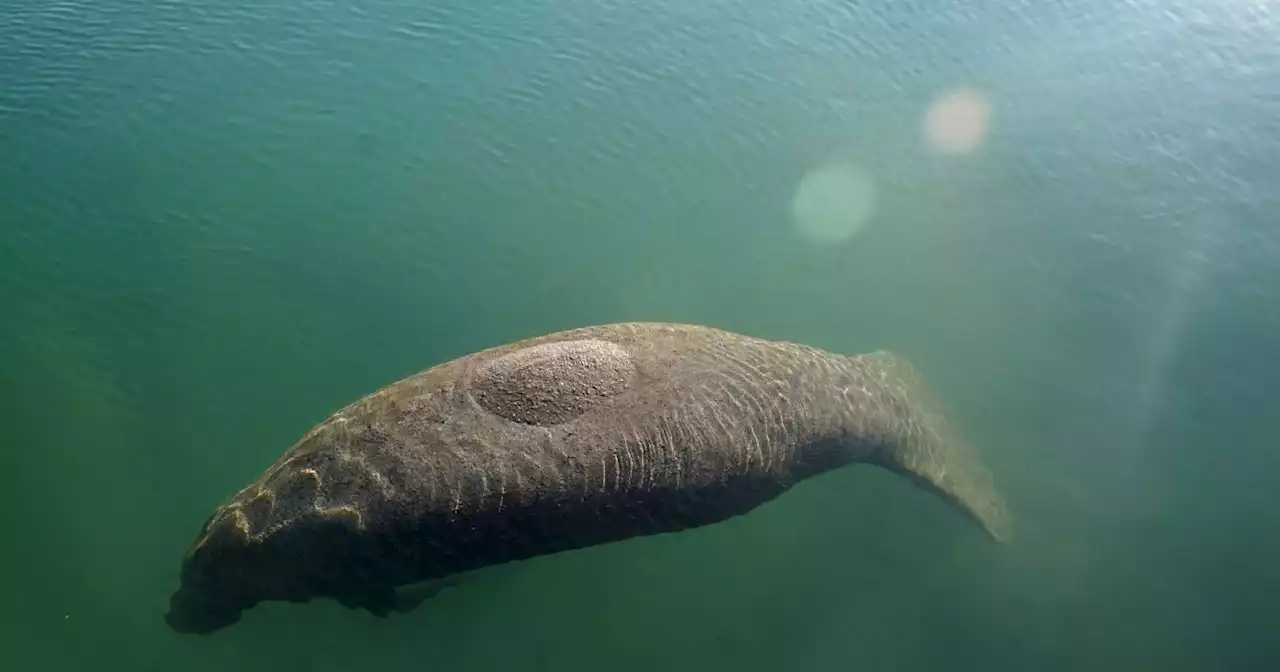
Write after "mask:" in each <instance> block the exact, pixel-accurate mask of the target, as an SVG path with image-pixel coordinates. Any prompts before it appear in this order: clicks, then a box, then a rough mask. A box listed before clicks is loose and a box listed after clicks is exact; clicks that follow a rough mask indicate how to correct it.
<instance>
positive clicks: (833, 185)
mask: <svg viewBox="0 0 1280 672" xmlns="http://www.w3.org/2000/svg"><path fill="white" fill-rule="evenodd" d="M875 207H876V190H875V185H874V184H872V182H871V177H870V176H869V175H867V173H866V171H864V170H862V169H861V168H858V167H857V166H855V165H853V164H849V163H843V162H839V163H830V164H827V165H825V166H821V167H819V168H815V169H813V170H811V171H809V172H808V173H807V174H806V175H805V176H804V178H803V179H801V180H800V184H799V185H798V186H797V187H796V193H795V195H794V196H792V198H791V221H792V224H793V225H794V226H795V227H796V231H797V232H798V233H799V234H800V235H801V236H803V237H804V238H806V239H808V240H809V241H810V242H813V243H820V244H835V243H840V242H843V241H846V240H848V239H849V238H852V237H853V236H854V234H856V233H858V232H859V231H861V230H862V227H863V226H865V225H866V223H867V221H868V220H870V219H871V215H872V214H873V213H874V211H875Z"/></svg>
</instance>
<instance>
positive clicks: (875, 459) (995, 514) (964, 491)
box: [858, 350, 1012, 542]
mask: <svg viewBox="0 0 1280 672" xmlns="http://www.w3.org/2000/svg"><path fill="white" fill-rule="evenodd" d="M858 359H861V360H862V361H864V362H865V363H867V364H868V365H869V366H868V373H869V374H871V375H872V376H874V377H875V378H877V379H879V380H880V381H881V383H882V384H883V386H884V389H885V391H886V393H888V394H889V395H890V397H891V399H892V402H893V404H894V406H895V409H896V412H895V414H894V421H893V424H894V428H893V429H892V430H891V440H890V441H888V442H887V443H886V445H885V446H884V447H883V448H882V449H880V450H879V451H877V452H876V453H875V454H874V455H872V456H871V458H870V459H869V460H868V461H869V462H871V463H872V464H875V465H877V466H879V467H883V468H885V469H888V470H889V471H892V472H894V473H896V474H898V475H900V476H903V477H905V478H907V479H908V480H910V481H911V482H913V483H915V484H916V485H917V486H919V487H921V488H924V489H925V490H928V491H930V492H932V493H934V494H935V495H937V496H939V497H941V498H942V499H944V500H945V501H946V502H947V503H948V504H950V505H951V506H952V508H954V509H956V510H958V511H959V512H961V513H962V514H964V515H965V516H966V517H968V518H969V519H971V520H972V521H973V522H975V523H977V524H978V525H979V526H980V527H981V528H982V530H983V531H984V532H986V533H987V535H988V536H989V537H990V538H991V539H992V540H994V541H996V542H1006V541H1008V540H1009V538H1010V536H1011V534H1012V529H1011V527H1012V526H1011V523H1010V516H1009V512H1008V509H1007V507H1006V505H1005V501H1004V497H1003V496H1002V495H1001V494H1000V492H999V491H998V490H997V489H996V487H995V483H994V480H993V479H992V477H991V472H990V471H988V469H987V467H986V465H985V464H983V462H982V458H981V457H980V456H979V455H978V453H977V451H976V450H974V448H973V446H971V445H970V444H969V443H967V442H966V441H965V440H964V439H963V438H962V437H961V436H959V434H958V433H956V432H953V431H952V430H951V429H950V428H949V427H948V426H947V422H946V418H945V417H944V416H943V415H942V413H941V412H940V410H939V406H938V404H936V403H935V401H934V399H933V396H932V393H931V392H930V390H929V387H928V385H927V384H926V383H925V381H924V380H923V379H922V378H921V376H920V375H919V373H918V372H917V371H916V370H915V368H914V367H912V366H911V364H910V363H908V362H907V361H906V360H904V359H902V358H900V357H898V356H896V355H894V354H892V353H889V352H887V351H883V350H882V351H878V352H873V353H870V354H867V355H862V356H860V357H858Z"/></svg>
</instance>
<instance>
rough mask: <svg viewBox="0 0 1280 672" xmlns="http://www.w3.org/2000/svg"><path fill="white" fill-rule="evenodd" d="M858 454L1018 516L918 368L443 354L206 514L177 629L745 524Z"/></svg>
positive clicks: (352, 407) (610, 333)
mask: <svg viewBox="0 0 1280 672" xmlns="http://www.w3.org/2000/svg"><path fill="white" fill-rule="evenodd" d="M853 463H867V464H874V465H877V466H879V467H883V468H885V469H888V470H891V471H893V472H896V473H898V474H901V475H903V476H905V477H906V478H907V479H908V480H909V481H911V482H912V483H914V484H916V485H918V486H920V487H923V488H924V489H926V490H928V491H930V492H932V493H934V494H935V495H937V496H939V497H940V498H941V499H942V500H944V501H945V502H947V503H948V504H950V505H951V506H952V507H953V508H955V509H956V510H957V511H958V512H959V513H961V514H963V515H964V516H966V517H967V518H969V519H970V520H972V521H973V522H974V523H976V524H977V525H978V526H979V528H980V529H982V530H983V531H985V532H986V533H987V534H988V536H990V537H992V538H993V539H996V540H1003V539H1005V538H1007V536H1008V534H1009V516H1008V512H1007V510H1006V508H1005V504H1004V502H1003V500H1002V499H1001V497H1000V495H999V493H998V492H997V490H996V488H995V486H994V484H993V482H992V479H991V476H990V474H989V472H988V471H987V469H986V468H985V467H984V466H983V465H982V462H981V460H980V459H979V457H978V455H977V453H976V451H974V450H972V448H970V447H969V446H968V445H967V444H966V443H965V442H964V441H963V439H962V438H961V437H960V436H958V435H957V434H955V433H953V432H952V431H951V430H950V429H949V428H948V427H947V424H946V422H945V420H944V418H943V417H942V416H941V414H940V413H938V411H937V410H936V408H935V406H934V403H933V401H932V399H931V398H930V393H929V391H928V388H927V386H926V385H925V384H924V382H923V380H922V379H921V378H920V377H919V376H918V374H917V373H916V372H915V370H914V369H912V367H911V366H910V365H909V364H907V362H905V361H904V360H902V359H900V358H898V357H896V356H894V355H893V354H891V353H888V352H884V351H880V352H874V353H870V354H866V355H858V356H843V355H838V354H833V353H829V352H825V351H822V350H818V349H816V348H812V347H808V346H805V345H801V344H796V343H785V342H779V341H768V340H764V339H759V338H753V337H749V336H745V335H741V334H735V333H731V332H727V331H723V330H719V329H713V328H709V327H702V326H696V325H682V324H661V323H623V324H610V325H601V326H595V327H584V328H580V329H572V330H569V331H563V332H558V333H553V334H547V335H544V336H539V337H536V338H531V339H526V340H524V341H520V342H517V343H511V344H507V345H503V346H498V347H494V348H489V349H487V350H482V351H479V352H476V353H473V354H471V355H468V356H465V357H460V358H458V359H455V360H452V361H449V362H444V363H442V364H439V365H437V366H434V367H431V368H429V369H427V370H425V371H423V372H421V373H418V374H416V375H413V376H410V377H408V378H406V379H404V380H401V381H398V382H396V383H393V384H391V385H388V386H387V387H384V388H382V389H381V390H378V391H376V392H374V393H372V394H370V395H368V396H366V397H364V398H362V399H359V400H357V401H355V402H352V403H351V404H348V405H347V406H345V407H344V408H342V409H339V410H338V411H337V412H335V413H333V414H332V415H330V416H329V417H328V418H327V419H325V420H324V421H323V422H321V423H319V424H318V425H316V426H315V427H313V428H312V429H311V430H310V431H308V432H306V433H305V434H304V435H303V436H302V438H301V439H299V440H298V442H297V443H296V444H294V445H293V446H292V447H291V448H289V450H287V451H286V452H285V453H284V454H283V455H281V456H280V458H279V459H277V460H276V462H275V463H274V464H273V465H271V466H270V467H268V468H267V469H266V470H265V471H264V472H263V473H262V475H261V476H259V477H258V479H257V480H256V481H255V482H253V483H251V484H249V485H248V486H246V487H244V488H242V489H241V490H240V491H239V492H237V493H236V495H234V496H233V497H232V498H231V500H230V501H229V502H227V503H226V504H224V505H223V506H221V507H219V508H218V509H217V510H216V511H215V512H214V514H213V515H212V516H210V517H209V519H208V521H207V522H206V524H205V526H204V528H203V529H202V530H201V532H200V534H199V535H198V536H197V538H196V539H195V541H194V542H193V543H192V545H191V547H190V548H189V549H188V551H187V553H186V555H185V557H184V560H183V563H182V574H181V585H180V586H179V588H178V590H177V591H176V592H175V593H174V595H173V597H172V598H171V600H170V609H169V613H168V614H167V615H166V617H165V618H166V621H167V622H168V623H169V625H170V627H172V628H173V629H175V630H178V631H180V632H197V633H208V632H213V631H216V630H219V629H221V628H225V627H227V626H229V625H231V624H233V623H235V622H236V621H237V620H239V618H240V615H241V613H242V612H243V611H244V610H245V609H249V608H251V607H253V606H254V605H256V604H258V603H259V602H262V601H267V600H286V601H292V602H305V601H308V600H311V599H316V598H332V599H335V600H337V601H338V602H340V603H341V604H343V605H346V606H348V607H351V608H360V609H366V610H368V611H370V612H371V613H373V614H376V615H379V616H384V615H387V614H389V613H391V612H393V611H405V610H408V609H411V608H412V607H413V605H416V604H417V603H419V602H421V601H422V600H424V599H427V598H428V597H430V596H431V595H434V594H435V593H436V592H438V591H439V589H440V588H441V587H442V586H445V585H450V584H451V583H453V582H456V581H457V577H459V576H462V575H466V574H467V573H470V572H472V571H475V570H478V569H481V568H483V567H486V566H490V565H495V564H500V563H505V562H511V561H516V560H521V559H525V558H530V557H534V556H538V555H546V554H550V553H556V552H561V551H568V550H572V549H577V548H584V547H587V546H593V545H596V544H603V543H609V542H614V541H620V540H623V539H627V538H630V537H636V536H642V535H649V534H659V533H667V532H677V531H680V530H683V529H688V528H692V527H698V526H701V525H708V524H713V523H716V522H718V521H722V520H725V519H726V518H729V517H732V516H735V515H740V514H744V513H747V512H749V511H751V510H752V509H754V508H755V507H757V506H759V505H761V504H764V503H765V502H768V501H770V500H772V499H774V498H776V497H778V496H779V495H781V494H782V493H784V492H786V491H787V490H788V489H790V488H791V487H793V486H795V485H796V484H798V483H800V482H801V481H804V480H805V479H807V478H810V477H812V476H814V475H817V474H820V473H823V472H825V471H828V470H831V469H835V468H839V467H842V466H845V465H849V464H853Z"/></svg>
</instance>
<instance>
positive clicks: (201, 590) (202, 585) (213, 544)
mask: <svg viewBox="0 0 1280 672" xmlns="http://www.w3.org/2000/svg"><path fill="white" fill-rule="evenodd" d="M301 471H302V473H304V474H305V473H306V472H308V471H309V470H307V469H303V470H301ZM294 473H297V472H296V471H295V472H294ZM279 480H280V479H271V478H268V479H266V480H265V482H264V483H263V484H262V486H258V485H255V486H251V487H250V488H246V490H245V491H242V492H241V493H240V494H238V495H237V496H236V497H235V498H234V499H233V500H232V502H231V503H229V504H227V505H225V506H221V507H219V508H218V510H217V511H215V512H214V514H213V515H212V516H210V517H209V519H208V520H207V521H206V522H205V524H204V527H203V528H202V529H201V531H200V534H199V535H198V536H197V537H196V540H195V542H194V543H192V545H191V547H190V548H189V549H188V551H187V553H186V555H185V557H184V558H183V561H182V572H181V585H180V586H179V587H178V589H177V591H175V592H174V593H173V595H172V597H171V598H170V599H169V611H168V613H166V614H165V622H166V623H168V624H169V627H170V628H172V629H173V630H175V631H177V632H190V633H210V632H213V631H215V630H220V629H222V628H225V627H227V626H229V625H232V624H234V623H235V622H236V621H238V620H239V619H240V614H241V612H243V611H244V610H245V609H249V608H251V607H253V606H254V605H256V604H258V603H259V602H264V601H268V600H287V601H290V602H306V601H309V600H311V599H314V598H318V597H332V598H335V599H337V600H338V601H339V602H342V603H343V604H346V605H348V606H365V607H369V608H371V609H373V610H377V608H378V605H377V603H376V602H374V601H371V600H370V599H369V597H368V596H369V595H370V594H371V593H372V592H374V591H373V590H372V588H371V584H370V581H369V580H368V577H369V575H370V574H371V572H370V571H369V569H370V567H369V562H370V558H369V557H367V556H368V554H367V552H365V551H364V550H362V543H361V541H360V535H361V533H362V531H363V529H364V521H363V520H362V517H361V515H360V513H359V512H358V511H357V510H356V509H355V508H353V507H349V506H340V507H328V508H321V507H314V506H310V505H307V506H299V504H300V501H299V500H298V499H297V498H294V497H289V496H287V492H286V491H285V490H282V489H281V487H280V485H281V484H280V483H279V482H278V481H279Z"/></svg>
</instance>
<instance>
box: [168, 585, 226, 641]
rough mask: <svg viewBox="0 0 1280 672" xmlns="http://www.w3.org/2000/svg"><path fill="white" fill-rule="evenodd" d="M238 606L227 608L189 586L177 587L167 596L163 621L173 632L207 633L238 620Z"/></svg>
mask: <svg viewBox="0 0 1280 672" xmlns="http://www.w3.org/2000/svg"><path fill="white" fill-rule="evenodd" d="M240 614H241V610H240V609H239V608H228V607H227V606H226V605H220V604H218V603H217V601H216V600H210V599H209V597H208V596H206V595H197V594H195V593H193V591H192V590H191V589H190V588H187V587H185V586H184V587H183V588H180V589H178V590H177V591H176V592H175V593H174V594H173V596H172V597H170V598H169V611H168V612H166V613H165V615H164V622H165V623H167V624H168V625H169V627H170V628H172V629H173V630H174V631H175V632H181V633H196V634H207V633H210V632H213V631H215V630H221V629H222V628H225V627H227V626H229V625H233V624H235V623H236V622H237V621H239V620H240Z"/></svg>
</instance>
